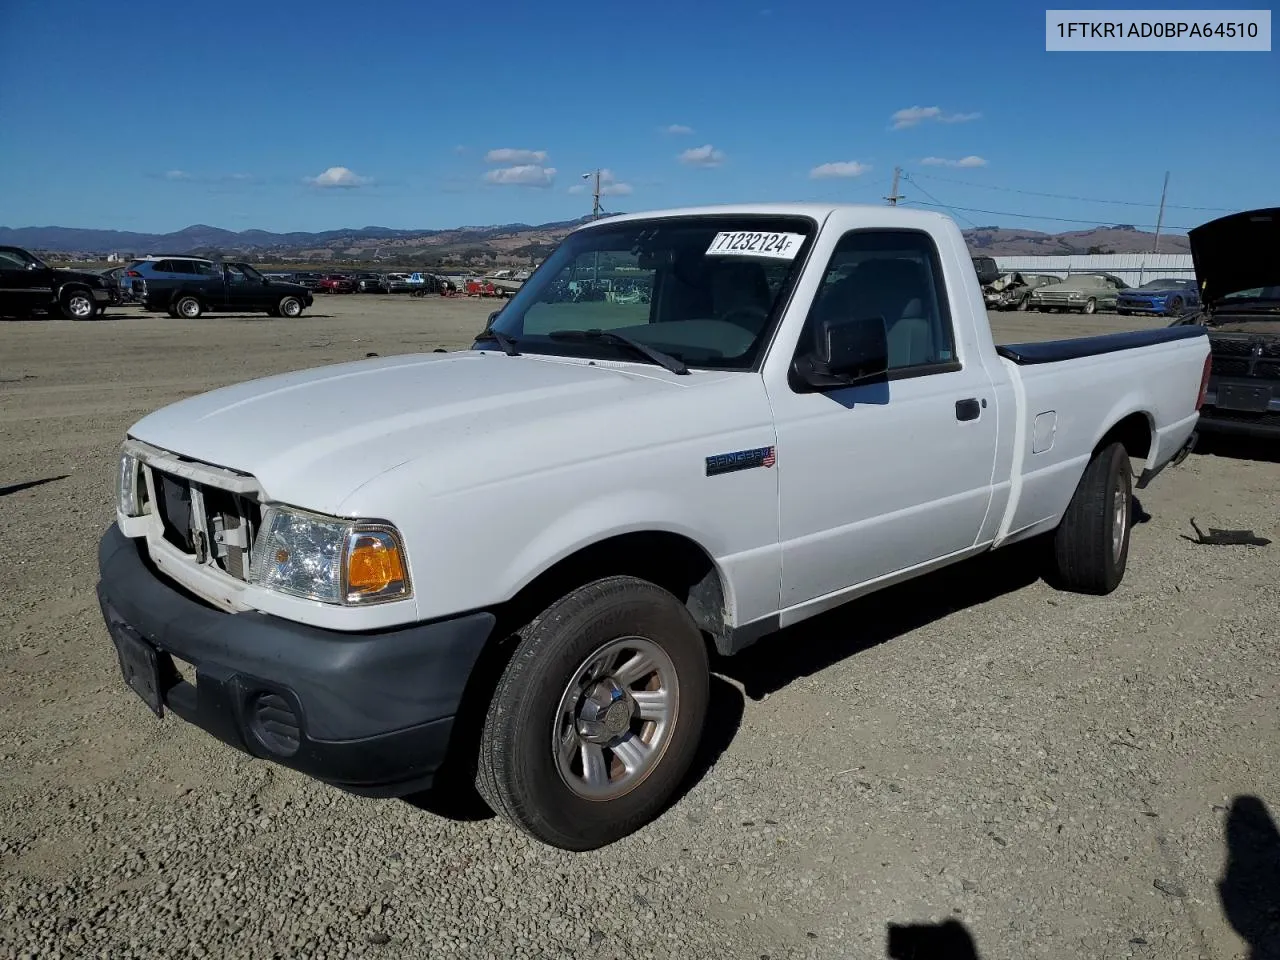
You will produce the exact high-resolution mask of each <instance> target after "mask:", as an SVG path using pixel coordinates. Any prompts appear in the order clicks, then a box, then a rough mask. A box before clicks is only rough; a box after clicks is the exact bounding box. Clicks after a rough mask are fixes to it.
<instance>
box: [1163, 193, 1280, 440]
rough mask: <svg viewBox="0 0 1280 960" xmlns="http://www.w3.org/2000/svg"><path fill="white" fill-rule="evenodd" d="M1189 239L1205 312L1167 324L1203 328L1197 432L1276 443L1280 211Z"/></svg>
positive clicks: (1217, 225) (1230, 219)
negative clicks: (1205, 352) (1204, 375)
mask: <svg viewBox="0 0 1280 960" xmlns="http://www.w3.org/2000/svg"><path fill="white" fill-rule="evenodd" d="M1187 238H1188V240H1190V242H1191V256H1192V258H1193V260H1194V262H1195V265H1196V280H1197V282H1198V284H1199V287H1200V296H1201V299H1202V301H1203V308H1202V309H1201V310H1200V311H1198V312H1196V313H1189V314H1186V315H1185V316H1183V317H1180V318H1179V319H1177V320H1175V321H1174V322H1173V324H1172V326H1180V325H1184V324H1186V325H1203V326H1206V327H1208V328H1209V348H1210V350H1211V351H1212V356H1213V367H1212V370H1211V371H1210V374H1209V383H1208V389H1207V390H1206V392H1205V400H1204V406H1203V407H1202V408H1201V410H1200V426H1199V429H1201V430H1203V431H1205V432H1206V433H1210V432H1214V433H1234V434H1243V435H1246V436H1253V437H1261V438H1267V439H1271V440H1280V257H1277V255H1276V251H1277V250H1280V207H1276V208H1273V209H1269V210H1248V211H1245V212H1244V213H1235V214H1231V215H1229V216H1226V217H1220V218H1218V219H1217V220H1211V221H1210V222H1208V223H1206V224H1203V225H1201V226H1199V227H1196V228H1195V229H1194V230H1191V231H1190V232H1189V233H1188V234H1187Z"/></svg>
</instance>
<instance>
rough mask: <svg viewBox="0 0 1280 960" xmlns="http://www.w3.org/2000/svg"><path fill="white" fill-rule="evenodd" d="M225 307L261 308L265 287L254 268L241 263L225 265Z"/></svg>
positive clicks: (264, 298)
mask: <svg viewBox="0 0 1280 960" xmlns="http://www.w3.org/2000/svg"><path fill="white" fill-rule="evenodd" d="M225 273H226V278H227V309H229V310H261V309H262V308H263V307H265V306H266V305H267V304H266V299H267V296H266V291H267V288H266V287H264V286H263V285H262V278H261V277H260V276H259V275H258V273H257V271H256V270H253V269H252V268H251V267H247V266H245V265H244V264H242V263H229V264H227V266H226V271H225Z"/></svg>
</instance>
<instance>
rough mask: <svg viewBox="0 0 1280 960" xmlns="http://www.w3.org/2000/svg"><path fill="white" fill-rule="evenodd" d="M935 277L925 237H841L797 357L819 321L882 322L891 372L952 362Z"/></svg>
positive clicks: (856, 233)
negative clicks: (887, 344)
mask: <svg viewBox="0 0 1280 960" xmlns="http://www.w3.org/2000/svg"><path fill="white" fill-rule="evenodd" d="M941 278H942V271H941V265H940V263H939V262H938V254H937V251H936V250H935V249H934V245H933V241H932V240H931V239H930V238H929V236H928V234H925V233H921V232H919V231H916V230H852V231H850V232H849V233H846V234H845V235H844V236H843V237H841V238H840V242H839V243H838V244H837V245H836V249H835V251H834V252H833V253H832V255H831V261H830V262H829V263H828V264H827V271H826V274H825V275H824V276H823V280H822V286H821V287H820V288H819V290H818V295H817V296H816V297H815V298H814V303H813V307H812V308H811V309H810V311H809V316H808V318H807V319H806V322H805V331H804V333H803V334H802V335H801V337H800V345H799V347H798V350H808V349H810V345H811V344H812V343H813V342H814V336H815V333H816V331H817V329H818V324H819V323H821V322H823V321H827V320H831V321H836V322H844V321H853V322H858V323H883V324H884V326H885V334H886V337H887V338H888V341H889V370H890V372H893V371H896V370H912V369H917V368H928V367H931V366H937V365H940V364H950V363H953V362H954V361H955V358H956V354H955V336H954V333H953V331H952V327H951V315H950V312H949V310H948V309H947V300H946V294H945V292H944V291H943V284H942V279H941Z"/></svg>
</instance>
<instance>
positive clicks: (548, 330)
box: [477, 215, 816, 370]
mask: <svg viewBox="0 0 1280 960" xmlns="http://www.w3.org/2000/svg"><path fill="white" fill-rule="evenodd" d="M815 230H816V224H815V223H814V222H813V221H812V220H810V219H808V218H805V217H795V216H789V217H779V216H744V215H734V216H710V215H707V216H689V217H672V218H661V219H645V220H631V221H623V222H620V223H615V224H609V223H602V224H600V225H599V226H593V227H590V228H588V229H585V230H581V231H579V232H577V233H573V234H570V235H569V236H568V237H567V238H565V240H564V241H563V242H562V243H561V244H560V246H559V247H557V248H556V250H555V252H553V253H552V254H551V256H550V257H549V258H548V259H547V261H546V262H545V263H544V264H543V265H542V266H541V267H539V268H538V270H537V271H536V272H535V273H534V275H533V276H532V277H531V278H530V279H529V280H528V281H527V282H526V283H525V284H524V286H523V287H521V289H520V292H519V293H517V294H516V295H515V296H514V297H513V298H512V299H511V300H510V301H509V302H508V303H507V305H506V307H504V308H503V310H502V311H501V312H500V313H499V314H498V316H497V317H495V318H494V320H493V321H492V324H491V329H493V330H496V331H498V332H500V333H503V334H506V336H507V337H508V338H510V340H512V341H514V342H515V343H516V344H517V345H518V349H519V350H520V352H521V353H543V354H556V355H560V356H575V357H591V358H595V359H609V360H635V359H636V355H637V354H636V350H635V349H634V347H632V348H630V349H629V348H628V347H627V346H626V345H625V343H624V342H623V341H622V340H621V339H620V338H618V337H609V336H581V335H578V336H574V335H573V333H574V332H581V331H591V330H599V331H612V332H613V333H617V334H621V335H622V336H623V337H625V338H629V339H630V340H633V341H636V342H638V343H640V344H643V345H644V346H646V347H650V348H652V349H654V350H658V351H660V352H661V353H663V354H666V355H667V357H668V358H675V359H676V360H679V361H683V362H684V363H686V364H688V365H689V366H693V367H709V368H714V369H722V370H745V369H749V368H750V367H752V365H753V364H754V363H755V362H756V360H757V359H758V357H759V355H760V353H761V351H762V349H763V347H764V344H765V343H767V342H768V339H769V334H770V331H771V330H772V329H773V326H774V324H775V323H776V322H777V315H778V313H779V311H780V310H781V308H782V305H783V304H785V302H786V299H787V295H788V293H789V291H790V289H791V285H792V284H793V283H794V282H795V279H796V276H797V274H798V272H799V269H800V265H801V264H802V263H803V261H804V258H805V256H806V255H807V253H808V250H809V246H810V243H811V240H812V238H813V235H814V232H815ZM552 334H554V336H552ZM490 340H492V338H491V337H489V336H488V335H487V334H481V335H480V337H479V338H477V343H483V342H486V341H490Z"/></svg>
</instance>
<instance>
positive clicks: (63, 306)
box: [0, 247, 111, 320]
mask: <svg viewBox="0 0 1280 960" xmlns="http://www.w3.org/2000/svg"><path fill="white" fill-rule="evenodd" d="M110 303H111V287H110V285H109V284H108V282H107V280H106V279H105V278H104V277H102V276H101V275H99V274H96V273H89V272H87V271H83V272H82V271H79V270H58V269H56V268H55V267H51V266H49V265H48V264H47V263H45V262H44V261H43V260H41V259H40V258H39V257H37V256H36V255H35V254H34V253H31V252H29V251H27V250H24V249H22V248H21V247H0V317H16V318H18V319H24V318H26V317H29V316H31V315H32V314H34V313H36V312H43V313H44V314H45V315H47V316H53V315H55V314H58V313H61V314H62V316H64V317H66V318H67V319H68V320H92V319H94V318H95V317H99V316H101V315H102V312H103V311H104V310H106V308H107V307H108V306H109V305H110Z"/></svg>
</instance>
